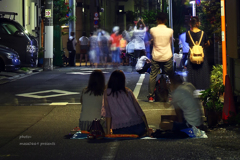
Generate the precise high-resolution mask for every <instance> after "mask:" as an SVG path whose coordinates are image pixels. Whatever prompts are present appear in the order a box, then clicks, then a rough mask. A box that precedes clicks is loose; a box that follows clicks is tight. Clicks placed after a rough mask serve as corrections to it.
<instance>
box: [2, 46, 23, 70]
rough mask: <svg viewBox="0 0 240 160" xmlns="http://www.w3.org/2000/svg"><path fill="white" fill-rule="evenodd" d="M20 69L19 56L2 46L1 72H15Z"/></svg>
mask: <svg viewBox="0 0 240 160" xmlns="http://www.w3.org/2000/svg"><path fill="white" fill-rule="evenodd" d="M19 68H20V59H19V55H18V53H17V52H16V51H14V50H13V49H10V48H8V47H6V46H3V45H0V71H15V70H18V69H19Z"/></svg>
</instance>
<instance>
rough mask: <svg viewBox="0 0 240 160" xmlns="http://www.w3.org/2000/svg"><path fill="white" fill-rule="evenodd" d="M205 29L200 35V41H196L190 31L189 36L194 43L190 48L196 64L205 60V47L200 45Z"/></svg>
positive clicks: (191, 56)
mask: <svg viewBox="0 0 240 160" xmlns="http://www.w3.org/2000/svg"><path fill="white" fill-rule="evenodd" d="M203 33H204V32H203V31H202V34H201V37H200V40H199V42H198V41H196V43H194V41H193V39H192V36H191V34H190V31H188V34H189V37H190V39H191V41H192V43H193V47H192V48H190V57H189V59H190V61H191V62H192V63H194V64H201V63H203V61H204V52H203V47H202V46H201V45H200V44H201V41H202V37H203Z"/></svg>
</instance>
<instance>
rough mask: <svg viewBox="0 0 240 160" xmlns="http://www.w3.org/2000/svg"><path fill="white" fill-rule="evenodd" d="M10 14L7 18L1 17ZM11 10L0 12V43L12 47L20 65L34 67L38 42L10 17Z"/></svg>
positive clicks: (36, 59)
mask: <svg viewBox="0 0 240 160" xmlns="http://www.w3.org/2000/svg"><path fill="white" fill-rule="evenodd" d="M3 15H4V16H5V15H10V16H9V18H3V17H4V16H3ZM11 15H14V16H15V15H17V14H16V13H13V12H0V45H4V46H7V47H9V48H12V49H14V50H15V51H16V52H17V53H18V54H19V57H20V60H21V65H22V66H30V67H34V66H36V65H37V62H38V54H37V52H38V43H37V40H36V39H35V37H34V36H32V35H31V34H29V33H28V32H27V31H26V30H25V28H24V27H23V26H21V25H20V24H19V23H18V22H16V21H14V20H12V19H10V18H11Z"/></svg>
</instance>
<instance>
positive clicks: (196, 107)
mask: <svg viewBox="0 0 240 160" xmlns="http://www.w3.org/2000/svg"><path fill="white" fill-rule="evenodd" d="M170 89H171V91H172V101H171V104H172V105H173V106H174V108H175V112H176V116H177V120H176V121H174V122H170V123H169V125H168V126H166V124H165V125H164V126H161V124H160V128H161V129H163V130H173V131H180V130H182V129H186V128H192V127H193V126H195V127H201V126H202V124H203V119H202V117H203V115H202V111H201V110H202V109H201V104H200V101H199V100H198V99H196V98H194V96H193V91H192V90H193V88H192V87H191V85H189V83H186V84H183V80H182V79H181V77H180V76H179V75H175V76H174V78H172V79H171V85H170Z"/></svg>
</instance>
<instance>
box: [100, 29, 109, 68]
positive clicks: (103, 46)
mask: <svg viewBox="0 0 240 160" xmlns="http://www.w3.org/2000/svg"><path fill="white" fill-rule="evenodd" d="M98 45H99V48H100V51H101V54H100V55H101V61H102V62H104V65H105V67H106V66H107V58H108V55H109V41H108V38H107V37H106V36H105V31H103V30H102V31H101V36H100V37H99V38H98Z"/></svg>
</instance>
